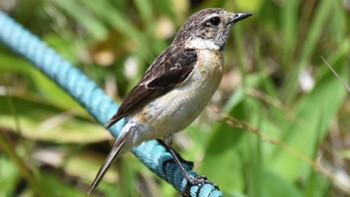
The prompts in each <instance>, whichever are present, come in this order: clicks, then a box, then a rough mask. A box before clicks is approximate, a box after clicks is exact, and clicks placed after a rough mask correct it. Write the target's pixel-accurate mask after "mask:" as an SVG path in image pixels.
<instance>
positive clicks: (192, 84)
mask: <svg viewBox="0 0 350 197" xmlns="http://www.w3.org/2000/svg"><path fill="white" fill-rule="evenodd" d="M222 75H223V60H222V55H221V53H220V52H217V51H214V50H198V51H197V63H196V64H195V66H194V70H193V71H192V73H191V74H190V76H189V77H188V79H187V80H186V81H185V82H184V83H183V84H182V85H181V86H179V87H176V88H174V89H173V90H171V91H169V92H168V93H166V94H165V95H163V96H161V97H159V98H157V99H155V100H154V101H152V102H150V103H149V104H147V105H146V106H145V107H144V108H143V109H142V111H141V113H137V114H136V115H135V116H134V118H133V119H137V120H139V121H142V122H144V123H145V124H147V125H148V126H150V128H153V129H151V130H150V131H149V132H148V133H147V134H146V133H145V135H147V136H145V138H148V139H154V138H159V137H162V136H164V135H165V134H168V133H174V132H177V131H180V130H182V129H184V128H185V127H187V126H188V125H189V124H190V123H192V122H193V121H194V120H195V119H196V118H197V116H198V115H199V114H200V113H201V112H202V111H203V109H204V108H205V106H206V105H207V104H208V102H209V101H210V99H211V97H212V96H213V94H214V93H215V90H216V89H217V87H218V86H219V84H220V81H221V78H222ZM152 130H156V131H152Z"/></svg>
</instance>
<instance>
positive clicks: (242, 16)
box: [229, 12, 253, 24]
mask: <svg viewBox="0 0 350 197" xmlns="http://www.w3.org/2000/svg"><path fill="white" fill-rule="evenodd" d="M251 15H253V14H252V13H249V12H242V13H236V14H234V15H233V17H232V19H231V20H230V22H229V23H231V24H233V23H237V22H238V21H240V20H243V19H245V18H248V17H249V16H251Z"/></svg>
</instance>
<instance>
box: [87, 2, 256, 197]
mask: <svg viewBox="0 0 350 197" xmlns="http://www.w3.org/2000/svg"><path fill="white" fill-rule="evenodd" d="M251 15H252V14H251V13H247V12H242V13H233V12H230V11H227V10H225V9H222V8H207V9H203V10H200V11H198V12H196V13H194V14H193V15H191V16H190V17H189V18H188V19H187V20H186V21H185V23H184V25H183V26H182V27H181V28H180V30H179V31H178V32H177V33H176V35H175V37H174V39H173V41H172V42H171V44H170V45H169V47H168V48H166V49H165V50H164V51H163V52H162V53H161V54H160V55H159V56H158V57H157V58H156V59H155V60H154V62H153V63H152V64H151V65H150V66H149V68H148V69H147V70H146V72H145V74H144V75H143V77H142V78H141V79H140V81H139V82H138V83H137V84H136V85H135V87H134V88H132V89H131V91H130V92H129V93H128V94H127V96H126V98H125V99H124V101H123V102H122V104H121V105H120V107H119V109H118V110H117V112H116V113H115V115H113V116H112V117H111V119H110V120H109V121H108V122H107V123H106V124H105V128H106V129H108V128H110V127H111V126H112V125H114V124H115V123H116V122H118V121H119V120H121V119H123V118H124V126H123V127H122V128H121V132H120V135H119V136H118V138H117V139H116V141H115V143H114V145H113V147H112V149H111V151H110V152H109V154H108V156H107V157H106V160H105V162H104V164H103V165H102V167H101V168H100V170H99V172H98V173H97V175H96V177H95V179H94V181H93V182H92V184H91V186H90V190H89V192H88V194H91V193H92V192H93V191H94V190H95V188H96V187H97V186H98V184H99V182H100V181H101V179H102V178H103V176H104V174H105V173H106V171H107V170H108V168H109V166H110V165H111V163H112V161H114V160H116V159H118V158H119V157H120V156H121V155H122V154H124V153H126V152H127V151H129V150H131V149H132V148H133V147H135V146H138V145H139V144H141V143H142V142H144V141H148V140H153V139H159V140H164V141H163V142H164V145H165V146H166V147H167V150H169V151H170V153H171V155H172V156H173V158H174V160H175V162H176V163H177V164H178V165H179V167H180V169H181V171H182V173H183V175H184V177H185V178H186V180H187V181H189V182H190V183H196V181H197V180H195V179H194V178H193V177H190V176H189V175H188V174H187V173H186V170H184V168H183V167H182V165H181V162H179V158H177V157H178V155H177V154H176V153H175V152H174V151H173V150H172V149H171V144H172V140H171V139H172V135H173V134H174V133H176V132H179V131H181V130H183V129H185V128H186V127H187V126H188V125H189V124H191V123H192V122H193V121H194V120H195V119H196V118H197V117H198V115H199V114H200V113H201V112H202V111H203V110H204V108H205V106H206V105H207V104H208V103H209V101H210V99H211V97H212V96H213V94H214V93H215V91H216V89H217V88H218V86H219V84H220V82H221V79H222V76H223V70H224V67H223V65H224V62H223V50H224V48H225V45H226V42H227V39H228V36H229V32H230V30H231V27H232V26H233V25H234V24H235V23H236V22H238V21H240V20H243V19H245V18H247V17H249V16H251Z"/></svg>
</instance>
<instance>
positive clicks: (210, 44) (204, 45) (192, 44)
mask: <svg viewBox="0 0 350 197" xmlns="http://www.w3.org/2000/svg"><path fill="white" fill-rule="evenodd" d="M185 48H191V49H212V50H216V51H219V50H220V46H218V45H217V44H216V43H215V42H214V41H213V40H205V39H202V38H194V39H190V40H188V41H187V42H186V44H185Z"/></svg>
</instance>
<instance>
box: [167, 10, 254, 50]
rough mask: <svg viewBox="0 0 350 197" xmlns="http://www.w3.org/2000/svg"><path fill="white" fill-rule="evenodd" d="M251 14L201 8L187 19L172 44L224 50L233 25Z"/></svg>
mask: <svg viewBox="0 0 350 197" xmlns="http://www.w3.org/2000/svg"><path fill="white" fill-rule="evenodd" d="M251 15H252V14H251V13H232V12H229V11H227V10H224V9H221V8H209V9H204V10H201V11H199V12H196V13H194V14H193V15H192V16H190V17H189V18H188V19H187V21H186V22H185V24H184V25H183V26H182V27H181V29H180V30H179V31H178V32H177V34H176V36H175V39H174V41H173V43H172V44H173V45H183V46H184V47H185V48H191V49H212V50H218V51H222V50H223V49H224V47H225V44H226V40H227V37H228V34H229V32H230V29H231V27H232V25H233V24H235V23H236V22H238V21H240V20H242V19H245V18H247V17H249V16H251Z"/></svg>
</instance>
